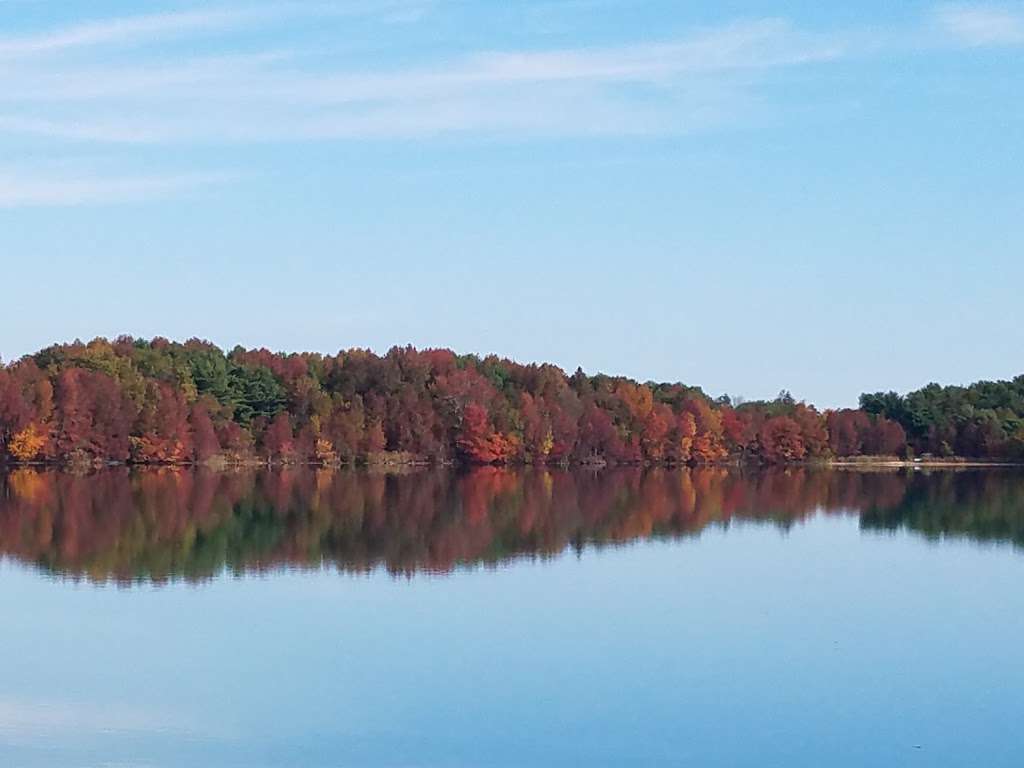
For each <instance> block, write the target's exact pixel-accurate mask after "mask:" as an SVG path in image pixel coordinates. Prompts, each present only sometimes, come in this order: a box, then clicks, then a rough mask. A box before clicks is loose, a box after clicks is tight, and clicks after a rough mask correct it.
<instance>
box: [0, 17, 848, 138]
mask: <svg viewBox="0 0 1024 768" xmlns="http://www.w3.org/2000/svg"><path fill="white" fill-rule="evenodd" d="M842 54H843V47H842V45H841V44H839V43H838V42H836V41H834V40H831V39H828V38H823V37H819V36H816V35H812V34H808V33H805V32H801V31H799V30H797V29H794V28H793V27H792V26H791V25H790V24H788V23H786V22H784V21H781V20H775V19H768V20H760V21H752V22H745V23H738V24H730V25H725V26H722V27H718V28H712V29H706V30H702V31H699V32H696V33H694V34H692V35H690V36H688V37H686V38H682V39H675V40H667V41H662V42H657V43H643V44H636V45H619V46H605V47H594V48H571V49H554V50H542V51H488V52H477V53H468V54H465V55H463V56H461V57H457V58H454V59H450V60H449V61H447V62H445V63H443V64H435V65H430V66H427V65H424V66H416V67H407V68H404V69H392V70H382V69H377V70H365V69H363V70H353V69H351V68H350V69H348V70H333V71H332V70H330V69H328V70H323V69H316V70H308V69H304V68H303V67H302V66H301V65H300V64H299V63H298V62H297V61H296V60H295V59H293V58H291V57H289V56H287V55H278V56H275V55H269V54H263V55H245V56H235V57H209V58H193V59H188V60H184V61H176V62H173V63H168V62H163V63H157V64H151V65H139V66H135V67H132V68H130V69H129V68H124V67H118V68H84V69H83V68H81V67H80V66H78V67H76V68H75V69H68V68H63V67H61V66H56V67H53V66H50V67H30V68H25V67H21V68H17V67H15V68H11V69H9V70H8V71H7V72H6V73H0V131H6V132H8V133H23V134H33V135H39V136H47V137H51V138H52V137H62V138H69V139H78V140H94V141H108V142H132V143H146V142H170V141H212V142H217V141H239V140H245V141H259V140H274V141H279V140H288V139H292V140H301V139H309V138H316V139H329V138H351V137H374V136H379V137H393V136H416V135H436V134H439V133H448V132H457V131H482V132H487V133H492V134H493V133H501V132H503V131H523V130H526V131H529V132H531V133H534V134H536V133H544V131H545V127H547V128H548V129H549V131H550V132H551V133H552V134H558V135H564V134H566V133H570V134H571V133H572V132H573V130H574V126H575V130H576V132H577V133H580V134H593V133H611V132H616V131H618V132H624V133H636V132H643V131H653V130H664V129H665V128H667V127H673V128H674V129H676V130H678V129H679V128H681V127H685V125H682V124H681V123H685V118H686V115H687V114H690V115H694V114H698V113H702V114H705V115H707V114H708V113H709V112H711V111H718V109H719V107H720V105H721V102H722V99H723V96H724V95H726V94H732V93H734V92H735V90H736V86H735V84H734V83H733V82H732V81H731V79H732V78H735V77H744V78H756V77H758V76H759V75H761V74H763V73H766V72H768V71H770V70H775V69H779V68H784V67H792V66H798V65H803V64H808V63H812V62H824V61H830V60H834V59H836V58H838V57H840V56H842ZM716 86H717V87H716ZM636 88H641V89H654V90H652V91H651V92H650V93H649V94H645V98H640V99H638V98H636V94H635V93H632V92H631V91H635V90H636ZM652 95H653V98H651V96H652ZM702 100H704V101H706V102H707V103H705V104H701V103H700V102H701V101H702ZM680 105H684V106H686V109H685V110H683V112H680V111H679V109H678V108H679V107H680ZM680 118H683V119H682V120H680Z"/></svg>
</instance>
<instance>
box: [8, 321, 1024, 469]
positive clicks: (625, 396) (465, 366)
mask: <svg viewBox="0 0 1024 768" xmlns="http://www.w3.org/2000/svg"><path fill="white" fill-rule="evenodd" d="M928 454H930V455H933V456H937V457H943V458H945V457H964V458H974V459H990V460H1000V461H1021V460H1024V375H1022V376H1017V377H1016V378H1014V379H1013V380H1012V381H996V382H978V383H976V384H973V385H970V386H966V387H963V386H940V385H938V384H929V385H928V386H926V387H924V388H922V389H919V390H917V391H914V392H911V393H909V394H906V395H899V394H897V393H895V392H884V393H875V394H864V395H862V396H861V398H860V408H859V409H839V410H826V411H819V410H817V409H816V408H815V407H814V406H813V405H809V404H806V403H803V402H797V401H795V400H794V399H793V398H792V397H791V396H790V395H789V394H788V393H787V392H783V393H781V394H780V395H779V397H778V398H776V399H775V400H772V401H752V402H733V401H731V400H730V398H729V397H728V396H722V397H719V398H711V397H709V396H708V395H706V394H705V393H704V392H703V391H702V390H701V389H700V388H698V387H694V386H688V385H684V384H679V383H676V384H657V383H650V382H648V383H639V382H636V381H633V380H631V379H628V378H623V377H614V376H606V375H596V376H588V375H586V374H585V373H584V372H583V371H582V370H577V371H576V373H574V374H572V375H566V374H565V373H564V372H563V371H562V370H561V369H560V368H558V367H556V366H553V365H546V364H530V365H523V364H520V363H516V362H513V361H510V360H505V359H500V358H498V357H496V356H488V357H484V358H481V357H478V356H476V355H459V354H456V353H454V352H452V351H450V350H447V349H426V350H417V349H414V348H412V347H395V348H393V349H391V350H390V351H389V352H388V353H387V354H385V355H383V356H381V355H377V354H374V353H372V352H369V351H366V350H361V349H352V350H349V351H346V352H340V353H338V354H337V355H334V356H329V355H321V354H314V353H298V354H284V353H273V352H270V351H268V350H266V349H258V350H247V349H243V348H241V347H236V348H235V349H233V350H232V351H231V352H229V353H224V352H223V351H222V350H221V349H219V348H218V347H216V346H214V345H213V344H211V343H209V342H206V341H200V340H197V339H192V340H189V341H187V342H185V343H177V342H172V341H168V340H167V339H163V338H154V339H152V340H151V341H147V340H143V339H135V338H132V337H129V336H122V337H118V338H117V339H114V340H113V341H108V340H106V339H102V338H98V339H95V340H93V341H91V342H89V343H88V344H84V343H82V342H78V341H76V342H74V343H72V344H61V345H54V346H51V347H48V348H46V349H44V350H42V351H40V352H38V353H36V354H34V355H28V356H26V357H23V358H21V359H20V360H17V361H15V362H12V363H9V364H7V365H5V366H2V367H0V463H9V464H18V463H33V462H37V463H54V464H72V465H80V466H88V465H98V464H103V463H109V462H118V463H136V464H192V463H200V464H222V465H226V464H241V463H249V462H271V463H313V464H322V465H337V464H352V463H382V462H394V463H418V462H424V463H426V462H430V463H450V462H461V463H472V464H531V463H534V464H542V463H543V464H596V465H600V464H642V463H660V464H713V463H721V462H744V463H756V464H785V463H791V462H802V461H814V460H828V459H843V458H853V457H861V456H890V457H898V458H903V459H906V458H912V457H915V456H921V455H928Z"/></svg>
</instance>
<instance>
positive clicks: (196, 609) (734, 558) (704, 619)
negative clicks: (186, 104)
mask: <svg viewBox="0 0 1024 768" xmlns="http://www.w3.org/2000/svg"><path fill="white" fill-rule="evenodd" d="M1021 498H1022V502H1021V503H1022V504H1024V495H1022V497H1021ZM1022 585H1024V556H1022V554H1021V552H1020V550H1019V549H1016V548H1014V546H1013V545H1012V544H1011V543H1008V542H1000V541H989V542H979V541H977V540H976V539H972V538H968V537H962V536H955V537H954V536H946V537H941V538H939V539H928V538H926V537H924V536H921V535H919V534H917V533H916V532H914V531H912V530H907V529H904V528H897V529H896V530H892V531H878V530H873V529H865V528H864V527H863V526H862V525H861V522H860V520H859V519H858V515H857V510H856V509H853V510H847V511H843V512H839V513H835V512H833V513H826V511H821V512H818V513H814V514H810V515H806V516H804V517H802V518H801V519H799V520H796V521H794V522H793V523H792V524H791V525H789V526H788V527H780V526H778V525H775V524H769V523H764V522H757V521H752V520H745V519H744V520H736V519H732V520H730V521H728V522H725V523H723V524H721V525H711V526H708V527H706V528H705V529H703V530H702V531H701V532H700V533H699V535H697V536H688V537H683V538H677V537H667V538H658V539H650V538H646V537H641V538H637V539H634V540H631V541H626V542H624V543H620V544H618V545H616V546H601V547H597V546H593V545H586V544H584V545H582V546H580V547H577V548H569V549H566V550H564V551H563V552H562V553H561V554H557V555H554V556H547V557H543V558H541V557H533V556H530V555H529V554H528V553H527V554H520V555H519V556H517V557H515V558H512V559H507V560H500V561H498V562H497V563H492V564H489V565H484V564H480V563H471V562H469V563H464V564H461V565H459V566H458V567H455V568H454V569H453V570H449V571H446V572H443V573H437V572H430V571H416V572H413V573H410V574H408V575H401V576H394V575H391V574H389V573H388V572H387V571H386V570H385V569H384V568H382V567H380V566H377V567H372V568H371V569H370V570H369V572H367V573H356V574H353V573H345V572H339V570H338V569H337V568H336V567H335V566H334V565H324V566H323V567H319V566H312V567H301V568H297V567H294V566H280V567H276V568H271V569H269V570H268V571H267V572H264V573H260V574H252V573H249V575H233V574H231V573H227V572H223V571H221V572H220V573H218V574H216V575H214V576H213V577H212V578H209V579H207V580H201V581H186V580H170V581H167V582H164V583H160V584H155V583H153V582H152V581H151V580H145V579H142V580H138V581H135V582H133V583H130V584H124V583H122V584H120V585H119V584H118V583H117V582H114V581H109V580H108V581H106V582H104V583H97V582H96V581H94V580H93V581H90V580H89V579H87V578H85V577H83V576H82V575H81V574H78V575H75V574H68V573H58V572H55V571H53V570H50V569H47V568H40V567H39V566H37V565H36V564H33V563H31V562H26V561H25V560H22V559H17V558H14V557H8V558H7V559H6V560H5V562H4V564H3V566H2V567H0V611H2V616H3V617H4V618H3V624H2V630H0V658H2V659H3V660H4V669H3V673H2V675H0V765H2V766H12V767H14V766H25V767H26V768H28V767H36V766H39V767H46V768H49V767H51V766H61V767H65V766H67V767H72V768H78V767H81V768H99V767H100V766H124V767H127V766H132V767H136V766H137V767H139V768H143V767H146V768H149V767H152V768H157V767H159V768H164V767H167V768H171V767H175V768H177V767H179V766H190V767H191V766H194V767H197V768H202V767H204V766H210V767H217V768H220V767H222V766H224V767H227V766H237V767H238V768H243V767H244V768H259V767H262V766H268V767H269V766H275V767H276V766H296V767H298V766H302V767H304V768H306V767H308V768H313V767H316V766H395V767H397V766H548V765H550V766H574V765H588V766H622V765H637V766H650V765H655V766H660V765H665V766H709V765H715V766H752V767H753V766H757V767H758V768H765V767H767V766H787V767H789V766H833V767H842V766H851V767H853V766H857V767H858V768H861V767H863V766H929V767H934V766H989V767H992V768H997V767H998V766H1007V767H1009V766H1020V765H1024V735H1022V734H1021V732H1020V727H1019V722H1020V717H1021V713H1024V589H1022Z"/></svg>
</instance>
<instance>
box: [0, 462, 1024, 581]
mask: <svg viewBox="0 0 1024 768" xmlns="http://www.w3.org/2000/svg"><path fill="white" fill-rule="evenodd" d="M957 469H958V470H963V471H947V470H938V469H935V470H930V471H922V472H915V471H908V470H907V469H903V468H885V469H882V470H881V471H871V470H869V469H868V468H865V467H863V466H851V467H842V468H837V469H835V470H832V469H827V468H821V467H817V468H814V467H785V468H772V469H761V470H748V469H731V470H730V469H725V468H720V467H702V468H694V469H677V470H669V469H659V468H654V469H647V470H642V469H638V468H628V469H602V470H574V471H569V470H551V469H547V468H540V467H535V468H527V469H520V470H512V469H501V468H497V467H483V468H477V469H469V470H457V471H452V470H445V469H437V468H421V469H415V470H408V469H405V470H399V471H365V470H360V471H353V470H340V471H338V470H327V469H319V470H311V469H308V468H301V467H295V468H290V469H284V470H281V469H267V468H266V467H264V468H261V469H258V470H257V469H247V468H236V469H230V470H225V471H209V470H187V469H179V468H166V467H165V468H150V469H128V468H126V467H114V468H108V469H104V470H99V471H94V472H90V473H77V474H75V473H68V472H56V471H52V470H32V469H19V470H15V471H14V472H11V473H8V474H0V556H6V557H11V558H13V559H15V560H17V561H20V562H23V563H32V564H34V565H36V566H38V567H39V568H41V569H43V570H45V571H47V572H50V573H55V574H59V575H62V576H69V577H75V578H78V577H84V578H86V579H89V580H93V581H115V582H121V583H126V584H127V583H133V582H136V581H140V580H141V581H154V582H162V581H168V580H172V579H178V578H184V579H188V580H204V579H209V578H213V577H215V576H216V575H218V574H220V573H224V572H225V571H227V572H233V573H249V572H253V573H262V572H267V571H271V570H280V569H282V568H303V569H306V568H321V567H334V568H337V569H338V570H340V571H342V572H355V573H365V572H367V571H369V570H374V569H378V568H384V569H386V570H388V571H389V572H391V573H393V574H413V573H417V572H430V573H445V572H449V571H452V570H454V569H456V568H463V567H466V566H472V565H497V564H500V563H504V562H508V561H510V560H512V559H516V558H519V557H526V556H532V557H541V558H544V557H552V556H556V555H558V554H560V553H562V552H564V551H566V550H567V549H570V548H576V549H579V548H581V547H584V546H603V545H617V544H623V543H628V542H632V541H637V540H645V539H656V538H681V537H686V536H696V535H699V534H700V533H701V532H702V531H703V530H704V529H706V528H707V527H709V526H720V525H727V524H729V523H730V522H731V521H741V520H742V521H747V520H749V521H752V522H761V523H770V524H773V525H777V526H780V527H782V528H786V527H789V526H791V525H793V524H794V523H796V522H798V521H800V520H803V519H806V518H808V517H811V516H813V515H815V514H817V513H818V512H825V513H826V514H844V515H845V514H857V513H859V514H860V516H861V518H860V520H861V526H862V528H880V529H901V528H902V529H907V530H911V531H916V532H920V533H922V534H924V535H925V536H928V537H934V536H935V535H943V534H946V533H953V534H958V535H963V536H967V537H970V538H974V539H977V540H985V541H1008V542H1013V543H1014V544H1015V545H1017V546H1024V508H1022V507H1024V505H1021V504H1020V503H1019V502H1018V499H1020V498H1021V497H1022V493H1024V474H1022V473H1018V472H1014V471H1012V470H1006V471H1002V470H983V469H971V468H970V467H958V468H957Z"/></svg>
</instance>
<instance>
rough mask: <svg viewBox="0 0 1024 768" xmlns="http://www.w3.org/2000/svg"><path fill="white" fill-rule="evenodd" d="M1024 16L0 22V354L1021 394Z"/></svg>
mask: <svg viewBox="0 0 1024 768" xmlns="http://www.w3.org/2000/svg"><path fill="white" fill-rule="evenodd" d="M1022 82H1024V3H1021V2H1011V3H1004V4H977V3H972V4H955V5H950V4H936V3H926V2H903V3H898V4H897V3H889V2H873V1H868V2H859V3H855V4H837V3H821V2H809V1H808V2H788V3H780V2H776V3H765V2H752V1H749V0H748V1H747V2H715V3H711V2H682V1H681V0H676V1H675V2H662V1H660V0H655V1H652V2H642V1H641V0H521V1H520V2H515V3H498V2H493V1H490V2H483V1H481V0H362V1H357V0H353V1H351V2H333V3H328V2H273V3H255V2H253V3H238V2H228V3H223V4H216V3H201V4H200V3H193V4H188V3H168V2H161V3H145V2H134V3H125V2H107V1H104V0H90V2H47V1H45V0H36V1H33V0H0V259H2V262H3V263H2V272H0V274H2V275H3V278H2V279H3V293H2V298H0V355H2V357H3V359H5V360H11V359H13V358H16V357H18V356H20V355H22V354H25V353H28V352H31V351H34V350H35V349H37V348H39V347H42V346H45V345H46V344H48V343H51V342H53V341H56V340H70V339H73V338H76V337H78V338H82V339H89V338H92V337H93V336H96V335H116V334H119V333H132V334H135V335H142V336H147V337H148V336H153V335H158V334H159V335H165V336H169V337H172V338H180V339H184V338H188V337H191V336H200V337H203V338H209V339H211V340H212V341H215V342H216V343H218V344H221V345H222V346H225V347H231V346H233V345H234V344H236V343H241V344H244V345H247V346H267V347H270V348H272V349H285V350H318V351H324V352H335V351H337V350H338V349H339V348H349V347H353V346H360V347H370V348H373V349H376V350H378V351H384V350H386V349H387V348H388V347H390V346H392V345H394V344H406V343H412V344H415V345H417V346H446V347H452V348H454V349H456V350H458V351H473V352H479V353H488V352H495V353H498V354H501V355H505V356H509V357H513V358H515V359H518V360H521V361H541V360H544V361H551V362H554V363H557V364H559V365H561V366H563V367H564V368H566V369H569V370H573V369H575V367H576V366H577V365H582V366H583V367H584V369H585V370H587V371H589V372H597V371H603V372H606V373H615V374H625V375H630V376H634V377H637V378H640V379H644V380H646V379H656V380H670V381H677V380H681V381H685V382H687V383H692V384H700V385H701V386H703V387H704V388H705V389H706V390H708V391H709V392H711V393H713V394H718V393H722V392H728V393H731V394H734V395H741V396H744V397H746V398H754V397H765V396H772V395H774V394H775V393H776V392H777V391H778V390H780V389H782V388H783V387H785V388H788V389H790V390H792V391H793V393H794V394H795V395H796V396H797V397H800V398H806V399H808V400H811V401H814V402H817V403H819V404H821V405H826V406H835V405H848V404H854V403H855V402H856V397H857V395H858V394H859V393H860V392H861V391H864V390H876V389H881V388H886V389H888V388H896V389H908V388H915V387H917V386H919V385H922V384H924V383H926V382H928V381H931V380H938V381H942V382H950V383H953V382H967V381H970V380H974V379H978V378H997V377H1008V376H1013V375H1015V374H1018V373H1021V372H1024V363H1022V362H1021V361H1020V359H1019V358H1018V354H1019V350H1020V349H1021V348H1022V342H1024V311H1022V308H1021V307H1022V303H1021V301H1020V299H1019V293H1020V286H1021V284H1022V278H1024V266H1022V258H1021V257H1022V255H1024V249H1022V245H1024V223H1022V222H1024V184H1022V179H1024V153H1022V149H1024V98H1022V95H1021V94H1022V91H1021V83H1022Z"/></svg>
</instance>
